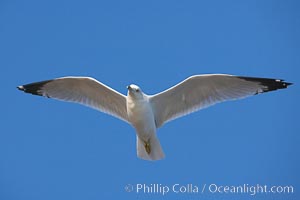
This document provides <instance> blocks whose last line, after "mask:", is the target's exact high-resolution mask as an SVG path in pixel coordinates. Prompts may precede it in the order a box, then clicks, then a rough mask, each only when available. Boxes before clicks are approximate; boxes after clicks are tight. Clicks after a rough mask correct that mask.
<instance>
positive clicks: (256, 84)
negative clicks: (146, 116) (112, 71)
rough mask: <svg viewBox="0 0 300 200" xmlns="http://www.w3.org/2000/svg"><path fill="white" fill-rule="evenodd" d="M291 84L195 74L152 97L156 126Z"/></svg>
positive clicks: (280, 81) (273, 80)
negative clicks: (220, 104)
mask: <svg viewBox="0 0 300 200" xmlns="http://www.w3.org/2000/svg"><path fill="white" fill-rule="evenodd" d="M288 85H291V83H286V82H284V81H283V80H279V79H269V78H254V77H242V76H233V75H227V74H209V75H195V76H191V77H189V78H187V79H186V80H184V81H182V82H181V83H179V84H177V85H175V86H173V87H171V88H169V89H167V90H165V91H163V92H161V93H158V94H156V95H153V96H150V103H151V104H152V108H153V111H154V115H155V122H156V126H157V128H158V127H160V126H162V125H163V124H164V123H166V122H168V121H170V120H173V119H175V118H178V117H181V116H184V115H187V114H189V113H192V112H195V111H198V110H200V109H203V108H206V107H208V106H211V105H214V104H216V103H219V102H223V101H227V100H235V99H240V98H244V97H248V96H251V95H255V94H259V93H263V92H269V91H273V90H277V89H283V88H287V86H288Z"/></svg>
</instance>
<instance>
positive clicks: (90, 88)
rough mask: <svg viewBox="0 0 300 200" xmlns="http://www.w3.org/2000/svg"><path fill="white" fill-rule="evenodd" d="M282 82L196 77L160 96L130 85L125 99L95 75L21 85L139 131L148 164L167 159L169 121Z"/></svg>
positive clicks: (280, 85) (277, 86) (139, 152)
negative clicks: (164, 136)
mask: <svg viewBox="0 0 300 200" xmlns="http://www.w3.org/2000/svg"><path fill="white" fill-rule="evenodd" d="M291 84H292V83H288V82H284V80H281V79H271V78H255V77H245V76H234V75H229V74H204V75H194V76H191V77H189V78H187V79H185V80H184V81H182V82H180V83H178V84H177V85H175V86H173V87H171V88H169V89H167V90H165V91H163V92H160V93H157V94H155V95H147V94H145V93H144V92H143V91H142V90H141V88H140V87H139V86H137V85H134V84H130V85H128V86H127V89H128V91H127V96H125V95H123V94H121V93H119V92H117V91H116V90H114V89H112V88H110V87H108V86H106V85H105V84H103V83H101V82H99V81H97V80H96V79H94V78H91V77H74V76H69V77H62V78H56V79H52V80H47V81H41V82H35V83H30V84H26V85H22V86H18V87H17V88H18V89H19V90H22V91H24V92H26V93H31V94H33V95H40V96H44V97H48V98H54V99H58V100H63V101H69V102H75V103H80V104H83V105H86V106H89V107H92V108H94V109H97V110H99V111H101V112H104V113H107V114H110V115H112V116H114V117H117V118H119V119H121V120H123V121H125V122H127V123H129V124H130V125H132V126H133V127H134V128H135V130H136V138H137V139H136V141H137V145H136V148H137V156H138V157H139V158H141V159H144V160H160V159H163V158H164V157H165V154H164V152H163V150H162V147H161V145H160V142H159V140H158V138H157V135H156V130H157V129H158V128H159V127H161V126H162V125H164V124H165V123H167V122H169V121H171V120H173V119H176V118H179V117H182V116H184V115H187V114H189V113H192V112H195V111H198V110H200V109H203V108H206V107H208V106H211V105H214V104H216V103H219V102H223V101H227V100H235V99H241V98H245V97H248V96H252V95H257V94H260V93H264V92H269V91H273V90H277V89H284V88H287V87H288V86H289V85H291Z"/></svg>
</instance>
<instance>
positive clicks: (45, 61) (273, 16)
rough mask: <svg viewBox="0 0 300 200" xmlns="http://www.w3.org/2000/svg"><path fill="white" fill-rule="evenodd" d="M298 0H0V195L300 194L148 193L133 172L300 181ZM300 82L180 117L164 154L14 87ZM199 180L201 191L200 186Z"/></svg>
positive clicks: (196, 180)
mask: <svg viewBox="0 0 300 200" xmlns="http://www.w3.org/2000/svg"><path fill="white" fill-rule="evenodd" d="M299 8H300V5H299V2H298V1H269V0H266V1H217V0H215V1H156V0H154V1H131V0H129V1H70V0H60V1H56V0H54V1H47V2H46V1H37V0H36V1H33V0H29V1H5V0H4V1H1V2H0V43H1V46H0V55H1V59H0V66H1V69H0V70H1V75H2V76H1V86H0V87H1V92H2V99H1V102H2V103H1V115H0V117H1V131H0V199H5V200H17V199H22V200H27V199H28V200H29V199H30V200H38V199H44V200H48V199H49V200H50V199H74V200H75V199H90V200H96V199H97V200H98V199H102V198H107V199H121V198H122V199H133V198H140V199H161V198H164V199H173V198H177V199H179V198H185V199H186V198H189V199H199V198H203V199H218V198H221V199H231V198H235V199H237V198H238V199H249V198H253V199H297V198H299V197H300V196H299V193H297V192H294V194H259V195H255V196H250V195H249V194H242V195H241V194H216V193H215V194H212V193H210V192H209V191H206V192H205V193H204V194H201V193H200V192H199V193H198V194H187V193H183V194H175V193H172V192H170V193H168V194H167V195H165V196H162V194H145V193H142V192H140V193H137V192H134V191H133V192H126V191H125V190H124V187H125V186H126V185H127V184H131V185H133V186H136V184H148V185H150V184H162V185H165V186H169V187H171V186H172V185H174V184H176V183H178V184H180V185H186V184H193V185H195V186H199V188H201V187H202V186H203V185H204V184H207V185H210V184H217V185H224V186H226V185H229V186H231V185H234V186H237V185H242V184H250V185H256V184H261V185H268V186H273V185H276V186H285V185H292V186H293V187H294V190H296V191H298V190H299V188H300V183H299V167H300V166H299V153H300V149H299V142H300V141H299V140H300V136H299V130H300V129H299V120H298V119H299V116H298V113H299V111H300V110H299V105H298V102H299V92H300V91H299V87H298V83H297V82H298V80H299V75H298V74H299V72H300V70H299V65H300V56H299V52H300V39H299V35H300V12H299ZM204 73H227V74H235V75H243V76H254V77H255V76H256V77H270V78H282V79H285V80H287V81H289V82H294V83H295V85H293V86H292V87H290V88H289V89H286V90H280V91H276V92H271V93H267V94H263V95H258V96H255V97H251V98H248V99H244V100H241V101H232V102H226V103H222V104H218V105H216V106H213V107H210V108H208V109H204V110H202V111H200V112H197V113H194V114H192V115H189V116H186V117H184V118H180V119H178V120H174V121H172V122H170V123H168V124H166V125H165V126H164V127H162V128H160V129H159V130H158V137H159V139H160V141H161V144H162V147H163V149H164V151H165V153H166V159H165V160H162V161H159V162H147V161H143V160H140V159H138V158H137V157H136V149H135V145H136V141H135V132H134V129H132V128H131V127H130V126H129V125H128V124H126V123H124V122H122V121H120V120H118V119H115V118H113V117H110V116H108V115H106V114H103V113H99V112H97V111H95V110H92V109H89V108H87V107H83V106H81V105H76V104H70V103H65V102H59V101H55V100H51V99H46V98H41V97H37V96H32V95H27V94H24V93H21V92H19V91H18V90H17V89H16V88H15V87H16V86H18V85H21V84H26V83H30V82H35V81H41V80H47V79H52V78H56V77H62V76H70V75H74V76H92V77H94V78H96V79H98V80H99V81H101V82H103V83H105V84H107V85H109V86H110V87H112V88H114V89H116V90H118V91H120V92H121V93H123V94H125V93H126V85H128V84H130V83H135V84H138V85H139V86H140V87H141V88H142V89H143V91H144V92H145V93H148V94H154V93H157V92H160V91H162V90H164V89H167V88H169V87H170V86H173V85H174V84H176V83H178V82H179V81H182V80H183V79H185V78H187V77H188V76H190V75H194V74H204ZM199 190H201V189H199Z"/></svg>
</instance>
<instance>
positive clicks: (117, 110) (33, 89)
mask: <svg viewBox="0 0 300 200" xmlns="http://www.w3.org/2000/svg"><path fill="white" fill-rule="evenodd" d="M17 88H18V89H19V90H22V91H24V92H27V93H31V94H34V95H40V96H44V97H48V98H54V99H58V100H63V101H69V102H75V103H79V104H83V105H85V106H89V107H92V108H94V109H97V110H99V111H102V112H104V113H107V114H110V115H112V116H114V117H117V118H119V119H121V120H124V121H126V122H128V123H129V121H128V117H127V109H126V97H125V96H124V95H123V94H121V93H119V92H117V91H115V90H113V89H112V88H110V87H108V86H106V85H104V84H103V83H100V82H99V81H97V80H95V79H93V78H90V77H62V78H57V79H53V80H47V81H41V82H36V83H31V84H27V85H22V86H19V87H17Z"/></svg>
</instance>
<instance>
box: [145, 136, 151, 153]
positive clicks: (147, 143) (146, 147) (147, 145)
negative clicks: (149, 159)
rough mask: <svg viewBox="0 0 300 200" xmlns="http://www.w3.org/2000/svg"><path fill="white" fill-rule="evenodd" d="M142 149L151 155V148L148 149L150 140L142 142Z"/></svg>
mask: <svg viewBox="0 0 300 200" xmlns="http://www.w3.org/2000/svg"><path fill="white" fill-rule="evenodd" d="M144 147H145V150H146V152H147V153H148V154H150V153H151V147H150V139H149V140H148V141H146V142H145V141H144Z"/></svg>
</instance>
